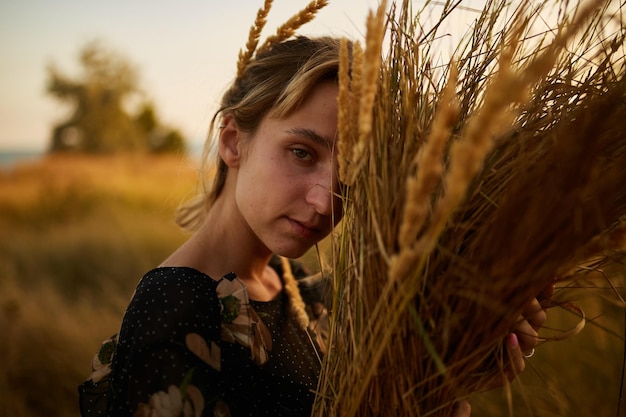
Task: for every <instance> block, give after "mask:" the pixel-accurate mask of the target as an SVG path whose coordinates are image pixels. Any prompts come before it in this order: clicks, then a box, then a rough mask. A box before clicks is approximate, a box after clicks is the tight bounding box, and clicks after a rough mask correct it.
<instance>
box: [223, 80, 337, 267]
mask: <svg viewBox="0 0 626 417" xmlns="http://www.w3.org/2000/svg"><path fill="white" fill-rule="evenodd" d="M336 132H337V85H336V83H332V82H324V83H321V84H320V85H319V86H318V87H316V88H315V89H314V90H313V92H312V93H311V94H310V96H309V97H308V98H307V100H305V102H304V103H303V104H302V106H301V107H300V108H298V109H297V110H296V111H295V112H293V113H292V114H290V115H289V116H287V117H286V118H283V119H277V118H272V117H266V118H265V119H264V120H263V122H262V123H261V125H260V126H259V128H258V130H257V132H256V133H255V135H254V137H252V138H249V142H248V145H247V146H248V148H247V149H246V151H245V157H244V158H243V160H242V162H241V164H240V166H239V167H238V168H237V181H236V190H235V199H236V204H237V207H238V209H239V211H240V212H241V215H242V217H243V219H245V221H246V223H247V224H248V226H249V227H250V230H251V231H252V233H253V234H254V235H255V236H256V237H257V238H258V240H259V241H260V242H261V243H262V244H263V245H265V246H266V247H267V248H268V249H269V250H270V251H271V252H273V253H277V254H280V255H283V256H287V257H299V256H301V255H302V254H304V252H306V250H308V249H309V248H310V247H311V246H313V245H314V244H315V243H317V242H318V241H319V240H321V239H323V238H324V237H325V236H326V235H328V233H330V231H331V229H332V227H333V226H334V223H336V222H337V221H338V220H339V218H340V216H341V213H340V209H341V202H340V201H339V200H338V199H336V198H334V199H333V198H332V193H331V190H336V189H337V186H338V184H337V180H336V174H335V173H336V166H337V163H336V158H335V157H334V155H333V154H334V152H333V149H334V144H335V139H336ZM333 219H334V222H333Z"/></svg>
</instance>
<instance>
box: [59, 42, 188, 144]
mask: <svg viewBox="0 0 626 417" xmlns="http://www.w3.org/2000/svg"><path fill="white" fill-rule="evenodd" d="M79 57H80V64H81V67H82V70H83V74H82V75H81V77H80V78H78V79H73V78H71V77H68V76H66V75H64V74H62V73H61V72H60V71H59V70H58V69H57V68H56V66H54V65H50V66H49V67H48V85H47V91H48V93H49V94H50V95H52V96H53V97H55V98H57V99H59V100H61V101H62V102H65V103H68V104H69V105H71V106H73V108H74V109H73V112H72V114H71V115H70V117H69V119H68V120H66V121H63V122H61V123H60V124H58V125H57V126H55V127H54V128H53V131H52V140H51V144H50V151H52V152H58V151H79V152H89V153H103V152H119V151H157V152H163V151H184V149H185V139H184V138H183V137H182V135H181V134H180V132H178V131H177V130H171V129H168V128H166V127H164V126H161V124H160V122H159V120H158V118H157V116H156V112H155V110H154V106H153V105H152V104H151V103H145V102H144V103H143V104H142V106H141V108H140V110H139V112H138V113H137V114H136V115H132V114H130V112H129V111H128V110H127V109H126V107H128V103H129V102H130V100H132V99H136V98H137V97H140V96H141V94H140V91H139V87H138V86H139V77H138V73H137V70H136V69H135V68H134V67H133V66H132V65H131V64H130V63H129V62H128V60H127V59H126V58H125V57H123V56H121V55H120V54H118V53H117V52H114V51H111V50H109V49H106V48H105V47H104V46H103V45H102V44H101V43H100V42H97V41H92V42H90V43H88V44H86V46H85V47H84V48H83V49H82V50H81V52H80V55H79Z"/></svg>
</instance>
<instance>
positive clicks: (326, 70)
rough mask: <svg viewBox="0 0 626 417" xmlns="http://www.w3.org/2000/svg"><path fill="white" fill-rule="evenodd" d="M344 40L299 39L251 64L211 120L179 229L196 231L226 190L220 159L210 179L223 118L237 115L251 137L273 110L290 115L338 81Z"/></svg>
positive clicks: (276, 46) (271, 49) (268, 51)
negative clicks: (195, 186) (325, 84)
mask: <svg viewBox="0 0 626 417" xmlns="http://www.w3.org/2000/svg"><path fill="white" fill-rule="evenodd" d="M340 42H341V41H340V39H338V38H332V37H318V38H308V37H303V36H300V37H297V38H295V39H291V40H287V41H284V42H280V43H276V44H273V45H271V47H269V48H267V49H265V50H263V51H262V52H259V53H257V55H256V56H255V57H254V58H253V59H252V60H250V62H249V63H248V65H247V66H246V68H245V70H243V71H242V73H241V75H240V76H239V77H238V78H237V79H235V81H234V82H233V84H232V85H231V87H230V88H229V89H228V90H227V91H226V93H225V94H224V96H223V97H222V101H221V104H220V108H219V110H218V111H217V112H216V113H215V115H214V116H213V119H212V120H211V124H210V126H209V134H208V138H207V140H206V142H205V144H204V149H203V152H202V166H201V169H200V178H199V180H200V192H199V193H198V195H197V196H196V197H195V198H193V199H192V200H190V201H188V202H187V203H185V204H183V205H182V206H181V207H180V208H179V209H178V211H177V216H176V222H177V223H178V225H179V226H181V227H182V228H184V229H187V230H190V231H194V230H196V229H197V228H198V227H199V226H200V224H201V223H202V221H203V220H204V217H205V215H206V213H207V212H208V210H209V208H210V207H211V205H212V204H213V203H214V202H215V200H216V199H217V197H218V196H219V195H220V193H221V191H222V188H223V187H224V183H225V181H226V175H227V171H228V169H227V166H226V164H225V163H224V161H222V160H221V158H220V157H219V155H218V156H217V164H216V166H217V171H216V172H215V173H214V175H209V173H211V167H212V163H211V162H209V154H210V151H211V148H212V144H213V139H214V138H215V137H216V132H215V123H216V121H217V120H218V118H219V117H220V116H221V117H224V116H225V115H232V117H233V118H234V120H235V122H236V123H237V126H238V127H239V128H240V129H241V130H242V131H243V132H246V133H249V134H250V135H251V136H252V135H254V133H255V132H256V129H257V128H258V126H259V124H260V123H261V120H262V119H263V118H264V117H265V116H266V115H268V114H269V113H270V112H271V113H272V116H275V117H286V116H288V115H289V114H290V113H291V112H293V111H294V110H296V109H297V108H298V107H299V106H300V105H301V104H302V102H303V101H304V99H305V98H306V97H307V95H308V94H309V93H310V92H311V90H312V89H313V88H314V87H315V86H316V85H318V84H319V83H320V82H322V81H327V80H334V81H336V80H337V77H338V72H339V49H340ZM210 177H213V179H212V184H210Z"/></svg>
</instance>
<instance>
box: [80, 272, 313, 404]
mask: <svg viewBox="0 0 626 417" xmlns="http://www.w3.org/2000/svg"><path fill="white" fill-rule="evenodd" d="M279 272H280V271H279ZM233 278H234V277H232V276H231V277H229V279H233ZM222 279H226V278H222ZM219 282H221V281H216V280H213V279H212V278H211V277H208V276H207V275H205V274H203V273H201V272H199V271H197V270H195V269H192V268H185V267H166V268H157V269H155V270H152V271H150V272H149V273H147V274H146V275H145V276H144V278H143V279H142V280H141V282H140V283H139V285H138V287H137V290H136V292H135V295H134V296H133V299H132V301H131V303H130V305H129V307H128V309H127V311H126V314H125V316H124V320H123V322H122V328H121V330H120V333H119V339H118V344H117V348H116V351H115V354H114V356H113V362H112V366H111V374H110V388H109V395H108V410H107V412H106V413H102V411H101V412H100V413H98V412H96V410H94V412H91V411H83V415H89V416H93V415H101V416H102V415H106V416H111V417H112V416H133V415H149V411H148V410H154V409H159V407H161V409H162V408H163V407H166V406H167V407H173V408H171V409H169V411H170V412H172V411H173V415H185V413H184V412H183V410H185V409H187V410H202V414H201V415H202V416H216V415H224V416H228V415H230V416H233V417H236V416H308V415H310V413H311V407H312V404H313V400H314V394H313V390H315V388H316V386H317V378H318V374H319V371H320V360H319V358H318V354H317V349H316V348H315V347H314V343H313V341H312V338H311V336H310V335H309V334H308V333H307V332H305V331H303V330H302V329H300V328H298V327H297V324H296V323H295V321H294V320H291V319H289V318H287V314H286V312H287V311H288V309H287V305H288V300H287V299H286V296H285V294H284V293H281V294H280V295H279V296H278V297H277V298H275V299H274V300H272V301H270V302H258V301H254V300H249V304H250V306H249V307H251V308H252V309H253V310H254V312H255V313H256V314H255V317H256V316H257V315H258V317H259V318H260V320H262V322H263V324H264V325H265V326H266V327H267V329H269V333H270V335H271V339H272V343H271V350H270V351H269V352H268V355H269V357H268V359H267V361H266V362H264V363H263V364H261V365H258V364H257V363H256V362H255V361H254V360H252V358H251V348H250V346H246V345H245V344H241V343H233V342H232V341H231V340H228V341H227V340H223V339H224V337H223V332H222V331H223V329H222V324H223V321H222V318H223V315H222V314H223V311H224V308H223V307H222V304H221V300H220V297H218V295H217V292H216V288H217V286H218V284H219ZM249 307H248V308H249ZM242 311H245V310H242ZM252 329H254V328H252ZM252 333H254V330H252ZM98 388H99V389H100V390H102V385H100V386H99V387H98ZM176 407H178V408H176ZM85 408H89V407H88V406H87V407H83V410H85ZM137 410H138V411H137ZM144 412H145V413H144Z"/></svg>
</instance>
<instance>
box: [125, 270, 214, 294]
mask: <svg viewBox="0 0 626 417" xmlns="http://www.w3.org/2000/svg"><path fill="white" fill-rule="evenodd" d="M216 286H217V282H216V281H215V280H214V279H213V278H211V277H209V276H208V275H206V274H204V273H202V272H200V271H198V270H196V269H193V268H187V267H159V268H155V269H153V270H151V271H149V272H147V273H146V274H145V275H144V276H143V278H142V279H141V281H140V282H139V285H137V289H136V291H135V295H134V297H135V298H136V297H143V296H147V295H149V296H150V297H152V298H154V297H172V296H174V297H187V296H189V295H193V297H192V298H193V299H195V298H199V297H211V296H212V295H213V294H215V288H216ZM190 293H191V294H190Z"/></svg>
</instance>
